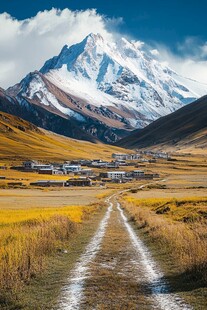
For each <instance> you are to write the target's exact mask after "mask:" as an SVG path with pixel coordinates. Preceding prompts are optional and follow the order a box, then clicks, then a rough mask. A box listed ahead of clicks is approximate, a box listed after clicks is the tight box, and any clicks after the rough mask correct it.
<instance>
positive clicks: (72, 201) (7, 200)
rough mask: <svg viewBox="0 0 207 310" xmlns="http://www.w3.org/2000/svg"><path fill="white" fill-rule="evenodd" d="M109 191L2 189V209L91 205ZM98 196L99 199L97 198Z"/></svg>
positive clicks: (94, 189)
mask: <svg viewBox="0 0 207 310" xmlns="http://www.w3.org/2000/svg"><path fill="white" fill-rule="evenodd" d="M108 193H109V191H108V190H107V189H103V188H94V187H90V188H88V189H86V188H78V189H77V188H76V189H75V188H74V189H68V188H65V189H61V190H58V189H43V190H38V189H7V190H3V189H0V207H1V209H3V208H4V209H7V210H8V209H27V210H29V209H30V208H50V207H51V208H52V207H53V208H60V207H67V206H73V205H76V206H82V205H90V204H91V203H97V202H99V201H100V197H101V196H102V197H104V196H105V195H107V194H108ZM96 196H98V197H96Z"/></svg>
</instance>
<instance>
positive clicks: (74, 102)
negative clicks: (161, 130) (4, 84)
mask: <svg viewBox="0 0 207 310" xmlns="http://www.w3.org/2000/svg"><path fill="white" fill-rule="evenodd" d="M206 93H207V85H205V84H202V83H199V82H196V81H193V80H190V79H187V78H184V77H181V76H179V75H178V74H176V73H175V72H174V71H172V70H171V69H170V68H168V67H166V66H164V65H163V64H162V63H160V62H159V61H158V60H157V59H156V57H155V56H154V55H153V53H151V52H150V50H149V49H148V48H147V47H145V46H144V45H143V44H141V43H140V42H129V41H127V40H126V39H124V38H122V39H120V40H118V41H117V42H107V41H105V40H104V39H103V38H102V37H101V36H100V35H99V34H97V35H94V34H90V35H88V36H87V37H86V38H85V39H84V40H83V41H82V42H80V43H78V44H75V45H73V46H70V47H69V46H67V45H66V46H64V47H63V49H62V50H61V52H60V54H59V55H58V56H55V57H53V58H52V59H50V60H48V61H46V63H45V64H44V66H43V67H42V68H41V69H40V71H35V72H34V73H30V74H28V75H27V76H26V77H25V78H24V79H23V80H22V81H21V82H20V83H19V84H17V85H15V86H13V87H11V88H9V89H8V90H7V95H9V96H14V97H15V98H16V99H17V101H18V102H19V104H20V105H25V102H27V103H30V104H33V106H34V105H37V106H40V107H42V108H44V109H46V110H47V111H49V112H50V113H54V114H57V115H59V116H61V117H63V118H66V119H73V120H74V121H76V123H77V124H78V126H80V127H81V129H84V130H86V131H87V132H88V133H89V134H92V135H93V136H96V137H98V138H99V139H101V140H104V141H107V142H111V141H114V140H116V139H118V138H119V137H121V136H123V134H124V131H125V132H126V131H127V130H128V131H129V130H132V129H134V128H142V127H144V126H146V125H148V124H149V123H151V122H152V121H153V120H155V119H157V118H159V117H160V116H164V115H167V114H169V113H171V112H173V111H175V110H177V109H178V108H180V107H182V106H183V105H185V104H188V103H190V102H192V101H194V100H195V99H197V98H199V97H201V96H202V95H205V94H206ZM94 124H95V125H94ZM100 127H101V128H102V131H101V134H100V133H99V129H100ZM110 130H112V132H111V133H109V132H110ZM106 132H107V135H105V133H106Z"/></svg>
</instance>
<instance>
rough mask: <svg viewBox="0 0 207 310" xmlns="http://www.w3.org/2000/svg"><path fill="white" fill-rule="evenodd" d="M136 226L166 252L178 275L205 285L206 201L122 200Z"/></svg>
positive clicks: (206, 260)
mask: <svg viewBox="0 0 207 310" xmlns="http://www.w3.org/2000/svg"><path fill="white" fill-rule="evenodd" d="M122 203H123V206H124V208H125V209H126V210H127V212H128V213H129V215H130V217H131V220H132V221H134V222H135V225H136V226H137V227H138V228H139V229H140V230H141V231H143V232H144V233H145V234H147V235H148V236H149V238H150V239H151V240H152V241H153V242H155V243H156V246H157V247H160V248H162V249H163V250H165V252H166V253H167V255H169V257H171V259H172V260H174V261H175V264H176V266H177V267H176V268H177V271H178V272H179V273H180V274H186V275H187V276H188V278H189V279H190V280H192V281H202V282H203V283H207V238H206V233H207V229H206V227H207V226H206V224H207V219H206V218H207V210H206V204H207V197H203V198H201V197H188V198H182V199H175V198H174V199H173V198H171V199H168V198H163V199H159V198H156V199H153V198H152V199H135V198H133V197H130V196H128V195H125V196H124V197H123V198H122Z"/></svg>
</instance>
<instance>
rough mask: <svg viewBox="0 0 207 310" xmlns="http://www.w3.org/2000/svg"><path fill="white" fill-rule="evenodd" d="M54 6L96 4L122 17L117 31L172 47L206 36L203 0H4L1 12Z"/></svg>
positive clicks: (31, 12) (26, 12)
mask: <svg viewBox="0 0 207 310" xmlns="http://www.w3.org/2000/svg"><path fill="white" fill-rule="evenodd" d="M52 7H55V8H60V9H64V8H70V9H71V10H85V9H88V8H96V9H97V11H98V13H100V14H104V15H107V16H108V17H116V18H117V17H122V18H123V24H122V25H120V31H121V32H123V33H127V34H131V35H133V36H134V37H136V38H138V39H140V40H144V41H152V40H153V41H157V42H162V43H165V44H167V45H168V46H170V47H171V48H173V49H175V47H176V46H175V45H176V43H177V42H182V41H184V40H185V38H186V37H189V36H190V37H198V38H199V39H200V40H203V41H206V40H207V27H206V12H207V1H206V0H197V1H190V0H170V1H169V0H142V1H139V0H134V1H133V0H120V1H116V0H115V1H110V0H102V1H101V0H80V1H78V0H44V1H42V0H32V1H25V0H3V1H1V3H0V10H1V12H8V13H9V14H11V15H12V16H13V17H16V18H17V19H25V18H29V17H32V16H35V15H36V14H37V12H38V11H42V10H45V9H48V10H49V9H51V8H52Z"/></svg>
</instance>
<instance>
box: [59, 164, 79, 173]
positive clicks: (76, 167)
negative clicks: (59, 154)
mask: <svg viewBox="0 0 207 310" xmlns="http://www.w3.org/2000/svg"><path fill="white" fill-rule="evenodd" d="M63 169H64V170H66V171H70V172H79V171H81V165H68V164H64V165H63Z"/></svg>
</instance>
